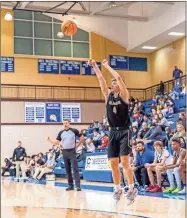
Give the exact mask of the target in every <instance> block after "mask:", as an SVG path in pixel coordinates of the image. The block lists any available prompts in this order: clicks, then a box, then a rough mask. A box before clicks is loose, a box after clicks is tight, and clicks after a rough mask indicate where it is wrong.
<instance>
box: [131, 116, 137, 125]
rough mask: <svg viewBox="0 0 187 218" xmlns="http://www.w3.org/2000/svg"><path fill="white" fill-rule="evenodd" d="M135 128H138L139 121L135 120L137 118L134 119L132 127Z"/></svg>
mask: <svg viewBox="0 0 187 218" xmlns="http://www.w3.org/2000/svg"><path fill="white" fill-rule="evenodd" d="M134 126H136V127H138V121H137V119H135V118H134V117H133V118H132V127H134Z"/></svg>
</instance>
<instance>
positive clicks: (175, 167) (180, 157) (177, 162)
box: [163, 138, 186, 194]
mask: <svg viewBox="0 0 187 218" xmlns="http://www.w3.org/2000/svg"><path fill="white" fill-rule="evenodd" d="M171 146H172V149H173V151H174V154H173V162H172V164H170V165H167V166H165V170H167V176H168V180H169V184H170V187H169V188H168V189H166V190H165V191H163V192H164V193H172V194H185V193H186V179H185V177H186V175H184V173H183V172H184V168H183V161H185V158H186V150H185V149H183V148H181V147H180V141H179V140H178V139H174V138H173V139H172V140H171ZM173 174H174V176H175V180H176V183H177V187H175V182H174V177H173ZM181 178H182V182H183V184H184V188H183V190H182V188H181V187H182V184H181Z"/></svg>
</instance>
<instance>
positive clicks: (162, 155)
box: [145, 141, 173, 192]
mask: <svg viewBox="0 0 187 218" xmlns="http://www.w3.org/2000/svg"><path fill="white" fill-rule="evenodd" d="M154 148H155V159H154V162H153V163H152V164H146V165H145V167H146V168H147V171H148V176H149V180H150V187H149V188H148V189H146V191H147V192H162V188H161V173H162V172H163V171H164V169H165V165H166V166H167V165H169V164H171V163H172V160H173V159H172V156H171V154H170V153H169V152H168V150H166V149H164V145H163V143H162V142H161V141H155V143H154ZM153 172H156V177H157V185H155V182H154V175H153Z"/></svg>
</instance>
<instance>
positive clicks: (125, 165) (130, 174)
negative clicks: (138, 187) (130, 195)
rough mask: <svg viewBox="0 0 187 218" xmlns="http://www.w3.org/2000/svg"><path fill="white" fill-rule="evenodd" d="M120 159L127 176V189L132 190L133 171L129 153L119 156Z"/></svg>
mask: <svg viewBox="0 0 187 218" xmlns="http://www.w3.org/2000/svg"><path fill="white" fill-rule="evenodd" d="M120 159H121V163H122V165H123V168H124V171H125V174H126V177H127V182H128V185H129V190H132V189H133V188H134V173H133V170H132V167H131V165H130V161H129V155H124V156H121V157H120Z"/></svg>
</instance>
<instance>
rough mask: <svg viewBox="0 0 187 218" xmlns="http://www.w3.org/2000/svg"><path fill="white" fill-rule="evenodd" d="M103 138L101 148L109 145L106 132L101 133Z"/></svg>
mask: <svg viewBox="0 0 187 218" xmlns="http://www.w3.org/2000/svg"><path fill="white" fill-rule="evenodd" d="M101 139H102V144H101V146H99V148H106V147H108V136H107V135H106V133H105V132H102V133H101Z"/></svg>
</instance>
